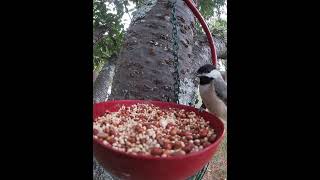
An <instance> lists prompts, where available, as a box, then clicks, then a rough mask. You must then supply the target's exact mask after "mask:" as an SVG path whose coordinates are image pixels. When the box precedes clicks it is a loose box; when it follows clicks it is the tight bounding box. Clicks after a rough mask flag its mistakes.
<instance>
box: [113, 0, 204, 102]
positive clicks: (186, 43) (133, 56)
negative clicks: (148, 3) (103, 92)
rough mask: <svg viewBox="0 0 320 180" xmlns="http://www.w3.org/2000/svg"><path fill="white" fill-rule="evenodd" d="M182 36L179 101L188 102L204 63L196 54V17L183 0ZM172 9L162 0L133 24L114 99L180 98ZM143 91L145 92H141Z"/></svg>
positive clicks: (180, 15) (121, 56)
mask: <svg viewBox="0 0 320 180" xmlns="http://www.w3.org/2000/svg"><path fill="white" fill-rule="evenodd" d="M176 15H177V19H178V20H177V23H178V37H179V42H178V44H179V68H178V69H179V76H180V91H181V92H182V93H180V94H179V100H180V102H181V103H182V104H187V103H188V102H190V100H191V99H192V96H193V95H192V93H193V92H195V88H196V87H197V84H196V82H195V81H194V80H195V77H194V73H195V71H196V70H197V69H198V68H199V67H200V66H201V65H202V64H204V60H203V59H201V58H200V59H197V60H195V58H194V57H193V53H192V47H193V44H194V34H195V28H194V24H195V18H194V16H193V14H192V12H191V11H190V9H189V8H188V7H187V6H186V4H185V3H184V2H183V1H182V0H178V1H177V4H176ZM170 16H171V8H170V5H169V2H168V1H166V0H158V1H157V3H156V4H155V6H154V7H153V8H151V10H150V11H149V12H147V13H146V15H145V16H144V18H143V19H138V20H136V21H135V22H134V23H132V24H131V26H130V27H129V30H128V32H127V35H126V39H125V43H124V44H125V45H124V47H123V49H122V51H121V52H120V54H119V58H118V60H117V64H116V72H115V77H114V80H113V85H112V92H111V99H152V100H161V101H177V99H178V97H177V96H176V94H175V90H174V88H173V87H174V83H175V78H174V76H173V73H174V72H175V67H174V62H173V55H172V44H173V42H172V38H171V35H172V24H171V23H170ZM141 92H143V93H141Z"/></svg>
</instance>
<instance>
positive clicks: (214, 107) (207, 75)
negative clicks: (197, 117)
mask: <svg viewBox="0 0 320 180" xmlns="http://www.w3.org/2000/svg"><path fill="white" fill-rule="evenodd" d="M197 77H199V79H200V85H199V91H200V96H201V99H202V105H201V107H200V111H203V110H204V109H208V110H209V112H211V113H213V114H215V115H216V116H218V117H219V118H221V119H222V120H224V121H225V122H226V121H227V83H226V82H225V81H224V80H223V77H222V75H221V73H220V71H218V70H217V69H216V67H215V66H214V65H212V64H206V65H203V66H201V67H200V68H199V69H198V71H197Z"/></svg>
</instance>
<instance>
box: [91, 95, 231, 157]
mask: <svg viewBox="0 0 320 180" xmlns="http://www.w3.org/2000/svg"><path fill="white" fill-rule="evenodd" d="M112 102H113V103H114V102H122V103H125V102H136V103H146V102H148V103H151V104H153V103H154V102H156V103H161V104H168V105H170V104H172V105H173V104H174V105H176V106H180V107H182V108H180V109H185V108H183V107H188V108H189V109H190V108H191V109H193V110H194V111H196V110H197V109H196V108H194V107H192V106H186V105H183V104H177V103H174V102H165V101H154V100H111V101H105V102H100V103H94V104H93V106H96V105H99V104H108V103H112ZM160 108H161V107H160ZM199 114H207V115H209V116H213V117H214V118H215V119H217V121H218V123H220V125H222V133H221V134H220V136H219V135H217V137H216V140H215V142H214V143H212V144H210V145H209V146H208V147H206V148H204V149H202V150H200V151H198V152H193V153H190V154H186V155H181V156H170V157H155V156H151V155H133V154H129V153H126V152H123V151H119V150H116V149H113V148H112V146H111V145H105V144H103V141H101V140H99V139H95V138H93V143H96V144H97V145H99V146H101V147H103V148H105V149H107V150H110V151H113V152H114V153H116V154H119V155H124V156H127V157H129V158H133V159H140V160H141V159H142V160H177V159H185V158H192V157H194V156H198V155H200V154H204V153H205V152H207V151H210V150H211V149H212V148H214V147H218V146H219V144H220V142H221V141H222V140H223V138H224V136H225V131H226V130H225V124H224V123H223V121H222V120H221V119H220V118H218V117H217V116H215V115H214V114H212V113H209V112H206V111H203V112H200V113H199ZM92 137H94V135H93V136H92Z"/></svg>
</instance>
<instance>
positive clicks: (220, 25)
mask: <svg viewBox="0 0 320 180" xmlns="http://www.w3.org/2000/svg"><path fill="white" fill-rule="evenodd" d="M208 26H209V29H210V31H211V33H212V34H214V35H216V36H218V37H224V36H225V33H226V31H227V21H226V20H223V19H217V20H212V21H210V22H209V23H208Z"/></svg>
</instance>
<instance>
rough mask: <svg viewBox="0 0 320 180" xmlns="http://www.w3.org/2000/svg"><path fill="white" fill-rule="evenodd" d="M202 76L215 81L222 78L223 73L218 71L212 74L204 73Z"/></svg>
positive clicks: (213, 71)
mask: <svg viewBox="0 0 320 180" xmlns="http://www.w3.org/2000/svg"><path fill="white" fill-rule="evenodd" d="M200 76H207V77H210V78H214V79H218V78H222V76H221V73H220V72H219V71H218V70H212V71H211V72H210V73H203V74H200Z"/></svg>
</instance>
